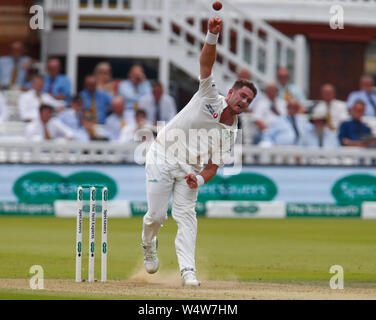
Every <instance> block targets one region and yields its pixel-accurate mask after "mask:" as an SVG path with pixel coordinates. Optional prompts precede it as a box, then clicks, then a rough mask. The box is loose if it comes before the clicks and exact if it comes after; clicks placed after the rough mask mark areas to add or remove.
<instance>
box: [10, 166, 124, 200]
mask: <svg viewBox="0 0 376 320" xmlns="http://www.w3.org/2000/svg"><path fill="white" fill-rule="evenodd" d="M81 184H101V185H104V186H106V187H107V188H108V198H109V199H112V198H114V197H115V195H116V193H117V185H116V182H115V181H114V180H113V179H112V178H110V177H109V176H107V175H105V174H102V173H99V172H93V171H81V172H77V173H74V174H72V175H70V176H68V177H63V176H61V175H60V174H58V173H55V172H52V171H34V172H31V173H28V174H26V175H24V176H22V177H20V178H19V179H18V180H17V181H16V182H15V184H14V186H13V192H14V194H15V195H16V196H17V198H18V200H19V201H20V202H24V203H53V202H54V201H55V200H59V199H67V200H75V199H76V198H77V187H78V186H79V185H81ZM99 194H101V193H99ZM99 194H98V195H99Z"/></svg>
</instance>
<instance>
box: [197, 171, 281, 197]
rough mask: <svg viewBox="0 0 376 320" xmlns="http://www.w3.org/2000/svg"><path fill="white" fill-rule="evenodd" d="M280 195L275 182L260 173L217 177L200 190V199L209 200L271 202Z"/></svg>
mask: <svg viewBox="0 0 376 320" xmlns="http://www.w3.org/2000/svg"><path fill="white" fill-rule="evenodd" d="M277 193H278V189H277V186H276V184H275V183H274V181H272V180H271V179H269V178H268V177H266V176H264V175H261V174H258V173H241V174H238V175H234V176H230V177H228V178H224V177H221V176H215V177H214V178H213V179H212V180H211V181H210V182H209V183H207V184H205V185H203V186H202V187H201V188H200V191H199V195H198V198H199V199H200V200H201V201H208V200H247V201H270V200H273V199H274V198H275V197H276V195H277Z"/></svg>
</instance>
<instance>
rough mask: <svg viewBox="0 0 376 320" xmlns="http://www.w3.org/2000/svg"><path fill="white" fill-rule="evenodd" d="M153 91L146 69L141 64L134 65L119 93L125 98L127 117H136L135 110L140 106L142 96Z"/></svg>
mask: <svg viewBox="0 0 376 320" xmlns="http://www.w3.org/2000/svg"><path fill="white" fill-rule="evenodd" d="M151 91H152V89H151V85H150V82H149V81H148V80H147V79H146V76H145V73H144V69H143V68H142V66H140V65H134V66H132V68H131V69H130V70H129V73H128V79H127V80H124V81H122V82H121V83H120V85H119V95H121V96H123V98H124V99H125V101H126V102H125V111H124V112H125V118H126V119H135V111H137V110H138V109H139V108H140V107H139V101H140V99H141V97H142V96H144V95H147V94H150V93H151Z"/></svg>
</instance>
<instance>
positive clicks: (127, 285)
mask: <svg viewBox="0 0 376 320" xmlns="http://www.w3.org/2000/svg"><path fill="white" fill-rule="evenodd" d="M1 290H5V292H7V290H8V291H11V292H13V293H15V292H22V293H24V294H28V295H30V296H32V294H33V293H36V292H37V291H32V290H30V287H29V280H28V279H0V291H1ZM39 292H42V291H38V293H39ZM43 295H46V296H48V295H51V296H53V297H54V296H55V297H56V296H58V295H63V296H64V297H70V296H72V297H76V298H80V297H82V298H84V299H87V298H89V299H92V298H94V299H95V298H99V299H103V298H105V299H106V298H107V299H178V300H180V299H204V300H205V299H209V300H211V299H214V300H216V299H220V300H227V299H228V300H255V299H256V300H276V299H282V300H302V299H303V300H336V299H339V300H358V299H361V300H369V299H371V300H376V289H375V288H353V287H351V288H346V287H345V288H344V289H343V290H332V289H330V287H329V283H328V285H327V286H324V285H307V284H291V283H289V284H280V283H265V282H263V283H260V282H255V281H252V282H244V281H214V280H203V281H202V282H201V286H200V287H198V288H187V287H182V285H181V283H180V278H179V276H178V275H168V274H165V275H161V274H157V275H148V274H147V273H146V272H144V271H142V270H140V271H139V272H137V273H136V274H135V275H133V276H132V277H131V278H130V279H128V280H122V281H114V280H110V281H108V282H107V283H101V282H95V283H87V282H83V283H75V282H73V281H72V280H54V279H46V280H45V281H44V290H43Z"/></svg>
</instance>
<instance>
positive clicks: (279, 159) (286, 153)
mask: <svg viewBox="0 0 376 320" xmlns="http://www.w3.org/2000/svg"><path fill="white" fill-rule="evenodd" d="M136 147H137V145H136V144H120V143H108V142H91V143H78V142H59V141H53V142H49V141H48V142H46V141H43V142H33V143H30V142H18V141H12V142H1V141H0V164H1V163H8V164H9V163H10V164H12V163H14V164H29V163H38V164H39V163H40V164H90V163H103V164H124V163H135V159H134V152H135V149H136ZM235 148H236V147H235ZM239 148H240V147H239ZM242 150H243V152H242V164H243V165H276V166H277V165H294V166H296V165H297V166H365V167H374V166H375V164H376V150H372V149H369V150H368V149H361V148H350V147H347V148H337V149H325V148H300V147H293V146H289V147H281V146H280V147H278V146H273V147H272V148H262V147H258V146H247V145H243V146H242ZM137 159H140V158H137ZM137 163H140V162H139V160H137ZM238 163H239V162H238Z"/></svg>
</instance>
